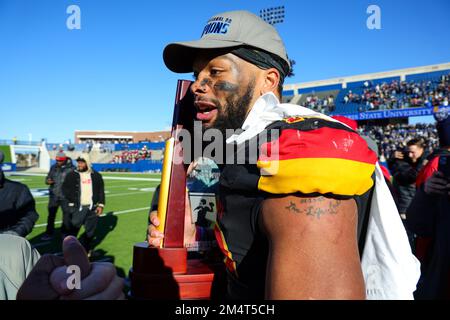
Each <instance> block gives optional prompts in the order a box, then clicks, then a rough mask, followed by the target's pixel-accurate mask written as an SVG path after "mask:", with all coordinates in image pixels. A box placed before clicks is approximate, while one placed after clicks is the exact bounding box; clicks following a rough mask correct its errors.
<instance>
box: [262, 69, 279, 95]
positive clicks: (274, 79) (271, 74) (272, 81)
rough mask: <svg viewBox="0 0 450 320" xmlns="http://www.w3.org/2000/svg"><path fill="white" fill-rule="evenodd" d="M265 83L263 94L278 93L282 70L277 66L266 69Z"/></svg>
mask: <svg viewBox="0 0 450 320" xmlns="http://www.w3.org/2000/svg"><path fill="white" fill-rule="evenodd" d="M264 71H265V72H264V76H265V77H264V84H263V87H262V94H265V93H267V92H273V93H274V94H275V95H277V94H278V84H279V83H280V72H279V71H278V70H277V69H275V68H270V69H267V70H264Z"/></svg>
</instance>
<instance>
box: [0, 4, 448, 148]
mask: <svg viewBox="0 0 450 320" xmlns="http://www.w3.org/2000/svg"><path fill="white" fill-rule="evenodd" d="M72 4H75V5H78V6H79V7H80V9H81V29H80V30H69V29H68V28H67V27H66V19H67V18H68V17H69V14H67V13H66V9H67V7H68V6H69V5H72ZM371 4H375V5H378V6H379V7H380V9H381V27H382V29H381V30H369V29H368V28H367V27H366V20H367V18H368V14H367V13H366V9H367V7H368V6H369V5H371ZM279 5H284V6H285V8H286V18H285V22H284V23H283V24H281V25H279V26H278V27H277V29H278V31H279V32H280V34H281V36H282V38H283V39H284V41H285V44H286V47H287V51H288V54H289V56H290V57H291V58H292V59H294V60H296V62H297V64H296V66H295V77H293V78H290V79H287V81H286V83H298V82H304V81H310V80H319V79H326V78H331V77H338V76H347V75H354V74H361V73H367V72H377V71H386V70H392V69H398V68H406V67H415V66H422V65H428V64H436V63H443V62H449V61H450V41H448V39H449V36H448V35H449V34H450V19H449V16H448V14H449V13H450V1H448V0H428V1H414V0H409V1H408V0H395V1H392V0H371V1H366V0H346V1H338V0H335V1H334V0H326V1H303V0H286V1H281V0H280V1H269V0H261V1H249V0H246V1H244V0H228V1H211V0H209V1H204V0H192V1H175V0H167V1H153V0H28V1H27V0H0V119H1V120H0V140H1V139H12V138H13V137H14V136H16V137H17V138H18V139H21V140H27V139H28V137H29V134H30V133H31V134H32V138H33V140H39V139H41V138H46V139H48V141H49V142H62V141H65V140H67V139H72V140H73V136H74V131H75V130H76V129H79V130H90V129H92V130H122V131H126V130H131V131H155V130H162V129H165V128H167V127H168V126H169V125H170V122H171V119H172V111H173V101H174V90H175V84H176V80H177V79H179V78H184V79H191V75H189V74H186V75H177V74H174V73H172V72H170V71H168V70H167V69H166V67H165V66H164V63H163V60H162V51H163V48H164V46H165V45H166V44H168V43H170V42H172V41H183V40H194V39H198V37H199V36H200V34H201V31H202V30H203V26H204V24H205V22H206V21H207V20H208V19H209V17H211V16H212V15H214V14H215V13H219V12H223V11H228V10H240V9H243V10H249V11H251V12H253V13H256V14H258V13H259V10H260V9H263V8H266V7H271V6H279Z"/></svg>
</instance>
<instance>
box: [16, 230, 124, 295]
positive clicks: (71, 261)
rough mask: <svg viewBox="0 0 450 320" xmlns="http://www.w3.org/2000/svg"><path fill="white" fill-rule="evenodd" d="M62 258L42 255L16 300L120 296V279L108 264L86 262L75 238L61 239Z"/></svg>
mask: <svg viewBox="0 0 450 320" xmlns="http://www.w3.org/2000/svg"><path fill="white" fill-rule="evenodd" d="M63 254H64V259H63V258H59V257H55V256H51V255H50V256H43V257H42V258H41V259H40V260H39V261H38V263H37V264H36V266H35V267H34V268H33V270H32V272H31V273H30V275H29V276H28V277H27V279H26V280H25V282H24V283H23V285H22V286H21V288H20V289H19V292H18V294H17V299H27V300H33V299H62V300H81V299H87V300H117V299H124V298H125V295H124V294H123V291H122V290H123V285H124V283H123V279H121V278H119V277H118V276H117V274H116V268H115V267H114V265H113V264H111V263H106V262H94V263H89V259H88V257H87V254H86V251H85V250H84V248H83V246H82V245H81V244H80V243H79V242H78V240H77V239H76V238H75V237H72V236H69V237H66V238H65V239H64V242H63Z"/></svg>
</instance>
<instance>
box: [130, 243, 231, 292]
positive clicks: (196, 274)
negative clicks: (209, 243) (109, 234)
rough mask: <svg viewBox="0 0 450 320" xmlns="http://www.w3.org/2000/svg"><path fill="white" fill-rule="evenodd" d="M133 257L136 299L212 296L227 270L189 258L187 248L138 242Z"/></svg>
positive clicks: (133, 289)
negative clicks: (159, 246)
mask: <svg viewBox="0 0 450 320" xmlns="http://www.w3.org/2000/svg"><path fill="white" fill-rule="evenodd" d="M133 258H134V259H133V267H132V268H131V269H130V281H131V290H130V298H132V299H138V300H141V299H152V300H161V299H165V300H178V299H211V298H212V297H213V295H214V292H217V286H218V284H217V283H219V284H220V287H221V288H222V287H223V283H224V277H223V275H224V273H223V270H219V269H220V267H218V266H210V265H208V264H206V263H205V262H203V261H201V260H198V259H192V260H191V259H189V260H188V259H187V251H186V248H152V247H148V244H147V243H145V242H144V243H138V244H136V245H135V246H134V254H133ZM213 282H214V283H215V284H214V285H213ZM221 291H223V290H221Z"/></svg>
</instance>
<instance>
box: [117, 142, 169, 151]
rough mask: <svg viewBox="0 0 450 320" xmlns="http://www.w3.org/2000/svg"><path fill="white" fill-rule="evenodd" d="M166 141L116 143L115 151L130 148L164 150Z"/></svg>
mask: <svg viewBox="0 0 450 320" xmlns="http://www.w3.org/2000/svg"><path fill="white" fill-rule="evenodd" d="M164 146H165V142H139V143H116V144H114V151H128V150H142V148H144V147H145V148H147V150H163V149H164Z"/></svg>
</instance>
